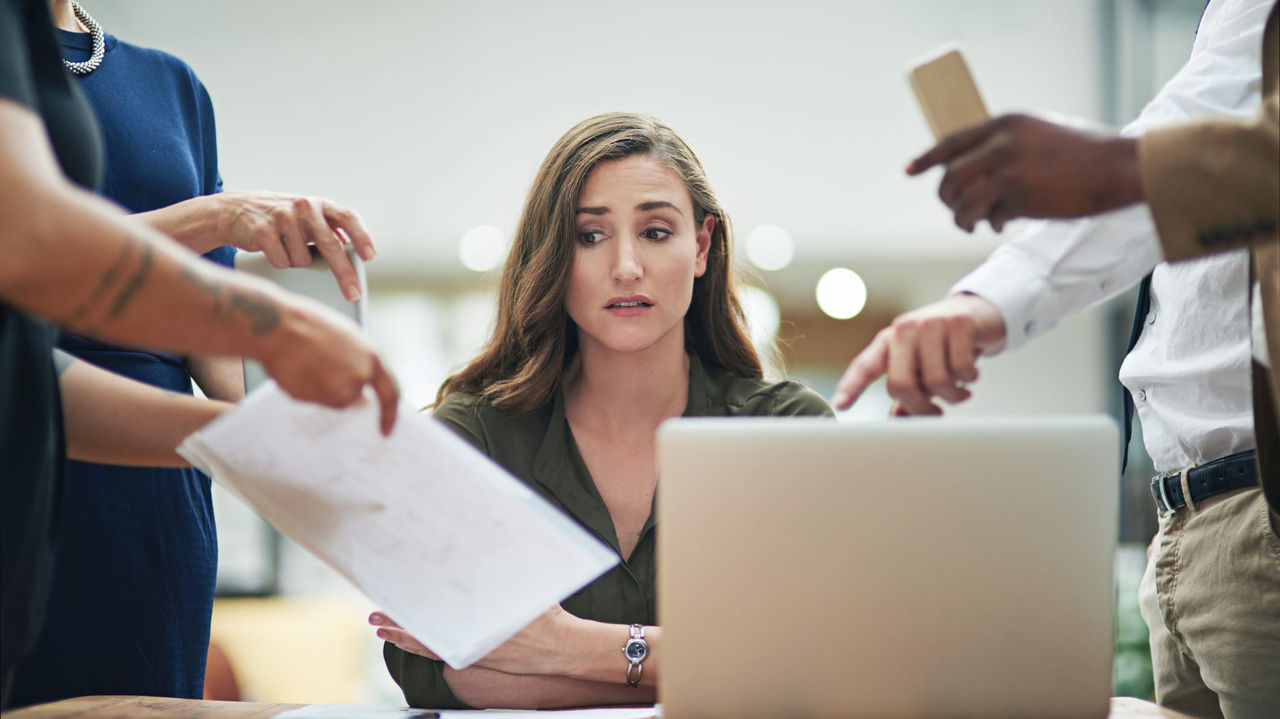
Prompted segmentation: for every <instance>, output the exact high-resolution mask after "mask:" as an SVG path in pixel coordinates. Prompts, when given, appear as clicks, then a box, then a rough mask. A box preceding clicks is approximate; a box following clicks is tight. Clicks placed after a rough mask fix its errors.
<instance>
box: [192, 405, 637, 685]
mask: <svg viewBox="0 0 1280 719" xmlns="http://www.w3.org/2000/svg"><path fill="white" fill-rule="evenodd" d="M377 411H378V408H377V406H376V405H375V404H374V403H371V402H365V403H363V404H362V405H360V406H359V407H356V408H353V409H349V410H332V409H327V408H324V407H320V406H317V405H314V404H309V403H303V402H298V401H295V400H292V399H290V398H288V397H286V396H285V395H284V394H283V393H282V392H281V391H280V390H279V389H278V388H277V387H276V386H275V385H274V384H268V385H265V386H263V387H262V388H260V389H259V390H257V391H255V392H254V393H253V394H251V395H250V396H249V397H248V398H247V399H246V400H245V401H244V402H243V403H242V404H241V406H240V407H238V408H236V409H235V410H234V411H232V412H229V413H228V414H226V415H224V416H223V417H222V418H220V419H219V420H217V421H215V422H213V423H211V424H210V425H208V426H207V427H205V428H204V429H203V430H201V431H199V432H197V433H195V434H193V435H192V436H190V437H188V438H187V440H186V441H185V442H183V444H182V446H181V447H180V448H179V452H180V453H181V454H182V455H183V456H184V457H186V458H187V459H189V460H190V461H191V462H192V463H193V464H195V465H197V466H201V467H206V468H208V469H210V470H212V474H213V476H214V477H215V478H216V479H218V480H219V481H220V482H222V483H224V484H226V485H228V486H229V487H230V488H231V489H233V490H234V491H235V492H236V493H238V494H239V495H240V496H241V497H243V498H244V499H245V501H247V502H248V503H249V504H250V505H252V506H253V507H254V509H256V510H257V511H258V512H259V513H260V514H261V515H262V516H263V517H264V518H266V519H267V521H269V522H271V523H272V524H273V525H275V526H276V528H277V529H279V530H280V531H281V532H282V533H284V534H285V535H286V536H288V537H290V538H291V539H293V540H294V541H296V542H298V544H300V545H302V546H303V547H306V548H307V549H308V550H310V551H311V552H313V553H314V554H316V556H318V557H320V558H321V559H322V560H324V561H325V562H326V563H328V564H329V565H330V566H332V567H333V568H334V569H336V570H337V571H338V572H339V573H341V574H342V575H343V576H345V577H346V578H347V579H348V580H349V581H351V583H352V584H354V585H355V586H356V587H357V588H359V589H360V590H361V591H363V592H364V593H365V594H366V595H367V596H368V597H369V598H370V599H371V600H372V601H373V602H375V603H376V604H377V605H378V606H380V607H382V608H383V609H385V610H386V612H387V614H388V615H389V616H391V617H393V618H394V619H395V621H396V622H397V623H398V624H399V625H401V626H403V627H404V628H405V629H406V630H407V631H409V632H410V633H411V634H413V636H415V637H418V638H419V639H421V640H422V642H423V643H424V644H426V645H427V646H430V647H431V648H432V650H433V651H435V652H436V653H437V654H438V655H439V656H440V657H441V658H442V659H443V660H444V661H446V662H447V663H449V664H450V665H451V666H453V667H454V668H463V667H466V666H467V665H469V664H471V663H472V662H474V661H476V660H477V659H479V658H480V657H482V656H484V655H485V654H487V653H489V652H490V651H492V650H493V649H494V648H495V647H497V646H498V645H500V644H502V643H503V642H504V641H506V640H507V639H508V638H510V637H511V636H512V635H514V634H515V633H516V632H517V631H519V630H520V629H521V628H523V627H524V626H525V625H527V624H528V623H529V622H531V621H532V620H534V619H535V618H537V617H538V616H539V615H541V614H542V613H543V612H544V611H545V610H546V609H548V608H549V607H551V606H553V605H555V604H556V603H558V602H559V601H560V600H561V599H563V598H564V597H566V596H568V595H569V594H572V593H573V592H574V591H577V590H578V589H579V588H581V587H582V586H583V585H585V584H586V583H587V582H589V581H591V580H592V579H594V578H595V577H597V576H599V575H600V574H601V573H602V572H604V571H605V570H607V569H608V568H609V567H611V566H613V565H614V564H615V563H616V561H617V557H616V555H614V553H613V552H612V551H610V550H609V549H608V548H606V547H605V546H604V545H602V544H600V542H599V541H598V540H596V539H595V538H594V537H592V536H590V535H589V534H588V533H587V532H585V531H584V530H582V529H581V528H580V527H578V526H577V525H576V524H574V523H573V521H572V520H570V519H569V518H567V517H566V516H564V515H563V514H561V513H560V512H559V511H558V510H556V509H555V508H554V507H552V506H551V505H549V504H547V502H546V501H545V500H543V499H542V498H540V497H538V496H537V495H536V494H534V493H533V492H532V491H531V490H529V489H528V488H527V487H525V486H524V485H523V484H521V483H520V482H518V481H517V480H515V479H513V478H512V477H510V476H509V475H508V474H507V473H506V472H505V471H504V470H503V469H502V468H500V467H498V466H497V465H496V464H494V463H493V462H491V461H490V460H489V459H488V458H487V457H484V456H483V455H482V454H480V453H479V452H477V451H476V450H475V449H474V448H473V447H471V446H470V445H468V444H467V443H466V442H465V441H463V440H462V439H460V438H458V437H457V436H455V435H454V434H453V433H452V432H451V431H450V430H448V429H447V428H445V427H444V426H442V425H440V424H438V423H436V422H435V421H433V420H431V419H429V418H426V417H422V416H420V415H417V414H414V413H412V412H411V411H405V412H402V415H403V416H402V419H401V420H400V421H399V422H398V423H397V424H396V427H395V431H394V432H393V433H392V434H391V436H389V437H383V436H381V435H380V434H379V433H378V431H377V428H376V422H374V421H373V419H374V416H376V414H377ZM512 587H519V591H512V589H511V588H512Z"/></svg>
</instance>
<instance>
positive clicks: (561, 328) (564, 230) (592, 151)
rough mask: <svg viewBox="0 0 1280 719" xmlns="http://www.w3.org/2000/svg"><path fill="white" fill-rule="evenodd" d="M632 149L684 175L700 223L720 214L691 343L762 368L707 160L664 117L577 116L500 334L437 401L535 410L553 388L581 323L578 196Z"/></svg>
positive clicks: (521, 243)
mask: <svg viewBox="0 0 1280 719" xmlns="http://www.w3.org/2000/svg"><path fill="white" fill-rule="evenodd" d="M633 155H648V156H650V157H653V158H654V159H655V160H657V161H659V162H661V163H663V164H665V165H666V166H668V167H670V168H671V169H672V170H675V171H676V172H677V173H678V174H679V175H680V176H681V177H682V178H683V179H684V183H685V186H686V187H687V188H688V190H689V196H690V198H692V200H693V215H694V218H695V219H696V221H697V222H698V223H701V222H702V220H703V218H704V217H705V216H706V215H707V214H708V213H709V214H711V215H713V216H714V217H715V218H716V219H715V230H714V231H713V232H712V235H711V247H710V250H709V252H708V253H707V270H706V272H705V273H704V274H703V275H702V276H701V277H698V278H697V279H695V280H694V283H693V299H692V301H691V302H690V304H689V311H688V312H687V313H686V314H685V320H684V325H685V326H684V331H685V346H686V347H687V348H688V349H689V350H691V351H693V352H696V353H697V355H698V358H699V359H700V360H702V362H703V364H707V365H713V366H719V367H723V368H724V369H727V370H729V371H730V372H733V373H734V374H737V375H740V376H743V377H751V378H759V377H761V376H762V372H761V369H760V359H759V358H758V357H757V356H756V351H755V349H754V348H753V347H752V346H751V342H750V340H748V338H747V337H748V335H747V331H746V322H745V318H744V317H743V314H742V307H741V305H740V304H739V303H738V297H737V293H736V292H735V285H736V280H735V278H734V276H733V263H732V257H731V256H730V253H729V238H730V235H731V231H730V228H729V218H728V216H727V215H725V213H724V210H723V209H721V207H720V203H719V202H718V201H717V200H716V197H715V194H714V193H712V191H711V185H710V184H709V183H708V182H707V175H706V172H705V171H704V170H703V169H702V163H700V162H699V161H698V158H697V156H696V155H694V154H693V150H691V149H689V146H688V145H686V144H685V142H684V140H682V139H680V136H679V135H677V134H676V133H675V131H673V130H672V129H671V128H670V127H667V126H666V125H665V124H663V123H662V122H660V121H658V120H657V119H655V118H652V117H649V116H647V115H635V114H628V113H617V112H615V113H609V114H605V115H598V116H596V117H593V118H590V119H588V120H584V121H583V122H581V123H579V124H578V125H577V126H575V127H574V128H573V129H571V130H569V132H567V133H565V135H564V137H561V138H560V140H559V141H558V142H557V143H556V144H555V146H554V147H552V148H551V152H550V153H548V155H547V159H546V160H544V161H543V163H542V167H541V168H539V170H538V175H537V177H536V178H535V179H534V181H533V186H532V187H531V188H530V189H529V197H528V199H527V201H526V202H525V206H524V213H523V214H522V215H521V217H520V224H519V225H518V226H517V228H516V235H515V241H514V242H513V243H512V245H511V253H510V254H509V255H508V256H507V263H506V265H505V266H504V268H503V270H502V281H501V285H500V286H499V288H498V317H497V322H496V324H495V325H494V330H493V336H492V337H491V338H490V339H489V342H488V344H487V345H486V346H485V348H484V349H483V350H481V352H480V354H479V356H478V357H476V358H475V359H474V360H472V361H471V362H470V363H469V364H467V366H466V367H464V368H462V370H461V371H459V372H457V373H456V374H454V375H452V376H450V377H449V378H448V379H446V380H445V381H444V384H442V385H441V386H440V391H439V392H438V393H437V394H436V402H437V403H439V402H440V401H441V400H443V399H444V398H445V397H447V396H448V395H449V394H451V393H453V392H470V393H473V394H476V395H479V396H480V397H481V398H483V399H485V400H487V401H488V402H490V403H491V404H492V405H493V406H495V407H497V408H499V409H502V410H506V411H509V412H528V411H532V410H534V409H536V408H538V407H540V406H542V405H543V404H544V403H545V402H546V401H547V398H549V397H550V396H551V393H552V392H554V391H555V389H556V387H557V386H558V385H559V383H560V379H561V377H562V375H563V374H564V370H565V368H566V367H567V366H568V365H569V362H570V361H571V360H572V359H573V356H574V354H575V353H576V352H577V348H578V329H577V326H576V325H574V323H573V321H572V320H571V319H569V314H568V312H567V311H566V310H565V306H564V298H565V292H566V289H567V286H568V283H569V273H570V269H571V268H572V265H573V255H574V250H575V246H576V245H575V242H574V233H575V232H576V227H577V225H576V221H577V218H576V212H577V210H576V207H577V202H578V196H579V195H580V194H581V192H582V186H583V185H584V184H585V183H586V181H587V176H588V175H590V174H591V171H592V170H593V169H595V167H596V165H598V164H600V163H601V162H607V161H609V160H620V159H622V158H624V157H631V156H633Z"/></svg>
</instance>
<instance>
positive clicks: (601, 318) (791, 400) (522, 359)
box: [370, 113, 831, 708]
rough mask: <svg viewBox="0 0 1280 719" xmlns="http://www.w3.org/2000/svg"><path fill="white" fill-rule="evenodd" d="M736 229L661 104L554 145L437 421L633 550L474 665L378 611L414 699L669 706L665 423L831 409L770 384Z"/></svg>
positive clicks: (606, 118)
mask: <svg viewBox="0 0 1280 719" xmlns="http://www.w3.org/2000/svg"><path fill="white" fill-rule="evenodd" d="M729 236H730V230H729V218H728V217H727V216H726V215H725V213H724V211H723V210H722V209H721V208H720V204H719V203H718V202H717V201H716V198H715V196H714V195H713V194H712V192H711V187H710V185H709V184H708V182H707V178H706V174H705V173H704V171H703V169H702V165H701V164H700V163H699V162H698V159H697V157H695V156H694V154H693V151H692V150H690V149H689V146H688V145H686V144H685V143H684V141H683V140H681V139H680V137H679V136H677V135H676V134H675V132H673V131H672V130H671V128H669V127H667V126H666V125H664V124H662V123H661V122H659V121H657V120H655V119H653V118H651V117H646V116H643V115H630V114H621V113H614V114H607V115H601V116H598V117H594V118H591V119H589V120H586V121H585V122H582V123H581V124H579V125H578V126H577V127H574V128H573V129H572V130H570V131H569V132H568V133H567V134H566V135H565V136H564V137H562V138H561V139H560V141H559V142H558V143H556V145H555V147H554V148H552V150H551V153H550V154H549V155H548V156H547V159H546V160H545V161H544V162H543V164H542V167H541V169H540V170H539V171H538V175H537V178H536V179H535V180H534V183H533V188H532V189H531V190H530V192H529V197H528V200H527V202H526V204H525V209H524V214H523V217H522V218H521V220H520V225H519V228H518V229H517V231H516V236H515V242H514V244H513V246H512V249H511V254H510V256H509V257H508V258H507V264H506V267H505V269H504V271H503V276H502V284H501V287H500V290H499V298H498V317H497V323H496V327H495V328H494V332H493V337H492V339H491V340H490V341H489V344H488V346H487V347H486V348H485V349H484V350H483V351H482V352H481V354H480V356H479V357H477V358H476V359H475V360H473V361H472V362H471V363H470V364H469V365H467V366H466V367H465V368H464V369H463V370H462V371H460V372H459V373H457V374H455V375H453V376H452V377H450V378H449V379H447V380H446V381H445V383H444V385H443V386H442V387H441V388H440V392H439V395H438V396H437V403H438V404H437V406H436V409H435V416H436V417H437V418H438V419H440V420H441V421H443V422H445V423H446V424H448V425H449V426H450V427H452V428H453V429H454V430H455V431H457V432H458V433H459V434H460V435H462V436H463V437H464V438H466V439H467V440H468V441H470V442H471V443H472V444H474V445H475V446H476V447H478V448H479V449H480V450H481V451H483V452H485V453H486V454H487V455H489V456H490V457H491V458H493V460H494V461H496V462H498V463H499V464H501V465H502V466H503V467H505V468H506V469H507V470H508V471H510V472H511V473H512V474H514V475H515V476H516V477H518V478H519V479H520V480H522V481H524V482H525V483H526V484H528V485H529V486H530V487H532V488H533V489H535V490H536V491H538V492H539V493H541V495H542V496H543V497H546V498H547V499H548V500H549V501H551V502H552V503H554V504H555V505H556V506H558V507H560V508H561V509H563V510H564V511H565V512H567V513H568V514H569V515H571V516H572V517H574V518H576V519H577V520H578V522H579V523H580V524H582V525H583V526H584V527H585V528H586V529H587V530H588V531H590V532H593V533H594V534H595V535H597V536H598V537H599V538H600V539H601V540H602V541H604V542H605V543H606V544H608V545H609V546H611V547H613V548H614V549H615V550H616V551H617V552H618V556H619V557H620V559H621V563H620V564H619V565H617V566H616V567H614V568H613V569H612V570H610V571H609V572H608V573H606V574H604V575H603V576H601V577H600V578H598V579H596V580H595V581H594V582H592V583H591V584H589V585H587V586H586V587H585V588H583V589H582V590H581V591H579V592H578V593H576V594H574V595H573V596H571V597H569V598H567V599H565V600H564V603H563V607H556V608H554V609H552V610H551V611H549V612H547V613H546V614H544V615H543V616H542V617H541V618H540V619H538V620H537V621H535V622H534V623H533V624H531V625H530V626H529V627H527V628H526V629H524V630H523V631H522V632H520V633H519V634H517V635H516V636H515V637H514V638H512V639H511V640H509V641H508V642H506V643H505V644H504V645H502V646H501V647H499V648H498V649H496V650H495V651H493V652H492V653H491V654H489V655H488V656H487V657H485V658H484V659H482V660H481V661H480V662H478V663H477V664H476V665H474V666H472V667H469V668H467V669H464V670H462V671H455V670H454V669H452V668H451V667H447V666H445V665H444V664H443V663H441V662H440V661H438V660H437V658H436V656H435V655H434V654H433V653H432V652H431V650H430V649H429V648H428V647H425V646H423V645H422V644H421V643H420V642H418V641H417V640H416V639H414V638H413V637H412V636H410V635H409V634H407V633H406V632H405V631H403V630H402V629H400V628H399V627H398V626H397V625H395V624H394V623H393V622H392V621H391V620H390V619H389V618H388V617H387V616H386V615H384V614H382V613H381V612H375V613H374V614H373V615H372V616H371V617H370V623H371V624H374V625H376V626H379V627H380V628H379V630H378V636H379V637H381V638H383V639H386V640H388V642H389V643H388V644H387V645H386V647H385V651H384V656H385V658H386V662H387V667H388V668H389V669H390V671H391V675H392V677H394V678H395V680H396V682H397V683H399V685H400V687H401V689H403V691H404V696H405V699H406V700H407V701H408V702H409V704H411V705H413V706H418V707H458V706H463V705H469V706H475V707H537V708H541V707H563V706H582V705H596V704H622V703H632V704H639V703H648V702H652V701H654V698H655V695H656V685H657V682H658V680H659V677H660V670H659V667H660V663H661V660H662V650H661V645H662V630H661V629H659V628H658V627H655V626H653V624H654V621H655V611H656V608H655V597H656V592H655V587H654V581H655V571H654V544H655V537H654V515H653V498H654V490H655V488H656V486H657V483H658V474H657V465H656V456H655V432H656V430H657V427H658V425H659V424H660V423H661V422H662V421H663V420H665V419H667V418H668V417H678V416H681V415H683V416H686V417H700V416H752V415H756V416H779V415H829V414H831V409H830V408H829V407H828V406H827V404H826V402H825V401H823V399H822V398H821V397H819V396H818V395H817V394H816V393H814V392H813V391H811V390H809V389H807V388H805V387H803V386H801V385H799V384H797V383H794V382H780V383H776V384H774V383H769V382H765V381H764V380H763V379H762V378H761V374H762V373H761V368H760V361H759V359H758V358H757V356H756V353H755V350H754V349H753V348H752V346H751V344H750V342H749V341H748V339H747V333H746V331H745V327H744V322H743V315H742V309H741V307H740V306H739V304H738V299H737V297H736V295H735V291H734V277H733V272H732V262H731V257H730V250H729ZM512 591H520V589H519V587H512ZM425 601H430V598H426V599H425ZM641 632H643V639H644V641H645V642H647V645H648V655H647V657H645V658H643V660H642V661H633V660H632V659H629V658H628V656H631V657H635V656H636V655H637V654H639V653H640V652H637V651H636V644H637V643H631V647H630V649H631V651H630V652H629V653H628V654H626V655H624V652H623V651H622V650H623V647H624V645H626V644H628V643H629V640H631V639H632V638H633V637H636V636H637V635H639V634H640V633H641Z"/></svg>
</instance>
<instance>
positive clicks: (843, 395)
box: [831, 390, 849, 407]
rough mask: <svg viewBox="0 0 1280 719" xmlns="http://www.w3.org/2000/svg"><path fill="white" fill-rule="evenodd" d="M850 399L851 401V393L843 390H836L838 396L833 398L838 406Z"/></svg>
mask: <svg viewBox="0 0 1280 719" xmlns="http://www.w3.org/2000/svg"><path fill="white" fill-rule="evenodd" d="M848 401H849V393H848V392H845V391H843V390H841V391H838V392H836V396H835V397H832V398H831V402H832V404H834V405H835V406H837V407H840V406H842V405H844V403H845V402H848Z"/></svg>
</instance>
